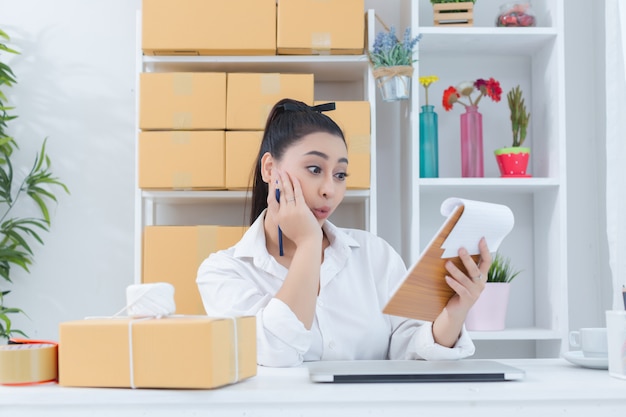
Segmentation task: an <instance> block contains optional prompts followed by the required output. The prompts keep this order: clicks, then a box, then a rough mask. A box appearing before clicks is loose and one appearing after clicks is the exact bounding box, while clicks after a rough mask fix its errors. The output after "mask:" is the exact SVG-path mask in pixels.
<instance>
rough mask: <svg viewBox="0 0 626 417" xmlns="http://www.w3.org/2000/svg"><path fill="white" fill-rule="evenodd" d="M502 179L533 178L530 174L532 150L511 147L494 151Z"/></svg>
mask: <svg viewBox="0 0 626 417" xmlns="http://www.w3.org/2000/svg"><path fill="white" fill-rule="evenodd" d="M494 154H495V155H496V160H497V161H498V168H500V176H501V177H531V176H532V175H530V174H528V171H527V168H528V159H529V158H530V148H522V147H511V148H500V149H496V150H495V151H494Z"/></svg>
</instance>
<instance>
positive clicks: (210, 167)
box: [138, 130, 225, 190]
mask: <svg viewBox="0 0 626 417" xmlns="http://www.w3.org/2000/svg"><path fill="white" fill-rule="evenodd" d="M224 146H225V144H224V131H223V130H220V131H198V132H192V131H169V132H167V131H165V132H164V131H161V132H145V131H144V132H140V133H139V167H138V168H139V187H140V188H143V189H199V190H200V189H223V188H224V160H225V151H224Z"/></svg>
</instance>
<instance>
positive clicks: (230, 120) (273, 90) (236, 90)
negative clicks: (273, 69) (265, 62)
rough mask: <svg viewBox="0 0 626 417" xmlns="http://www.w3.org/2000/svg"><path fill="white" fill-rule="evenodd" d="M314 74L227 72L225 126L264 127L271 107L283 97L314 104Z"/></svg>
mask: <svg viewBox="0 0 626 417" xmlns="http://www.w3.org/2000/svg"><path fill="white" fill-rule="evenodd" d="M313 90H314V86H313V74H276V73H271V74H270V73H265V74H262V73H229V74H228V77H227V89H226V129H228V130H263V129H265V122H266V121H267V116H268V115H269V113H270V110H272V107H274V105H275V104H276V103H277V102H278V101H279V100H281V99H283V98H292V99H295V100H300V101H302V102H304V103H306V104H308V105H312V104H313V97H314V96H313Z"/></svg>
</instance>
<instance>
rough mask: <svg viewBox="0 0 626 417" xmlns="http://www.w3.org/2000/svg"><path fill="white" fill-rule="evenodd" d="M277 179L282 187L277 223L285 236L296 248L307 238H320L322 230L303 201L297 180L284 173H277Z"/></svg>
mask: <svg viewBox="0 0 626 417" xmlns="http://www.w3.org/2000/svg"><path fill="white" fill-rule="evenodd" d="M278 177H279V179H278V184H279V185H281V186H282V187H281V190H280V204H279V208H278V222H279V224H280V227H281V229H282V230H283V233H284V234H285V236H287V237H288V238H289V239H290V240H292V241H293V242H294V243H295V244H296V246H298V245H300V244H301V243H302V242H304V241H305V240H306V239H309V238H310V239H319V238H321V236H322V229H321V228H320V225H319V223H318V222H317V219H316V218H315V216H314V215H313V213H312V212H311V210H310V209H309V206H308V205H307V203H306V201H305V199H304V194H303V193H302V187H301V185H300V181H299V180H298V178H297V177H295V176H292V175H289V173H288V172H284V171H278Z"/></svg>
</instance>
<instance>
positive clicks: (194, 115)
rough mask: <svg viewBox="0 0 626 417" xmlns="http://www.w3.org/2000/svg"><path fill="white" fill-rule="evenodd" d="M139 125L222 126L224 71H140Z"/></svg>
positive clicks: (161, 127) (177, 127) (152, 127)
mask: <svg viewBox="0 0 626 417" xmlns="http://www.w3.org/2000/svg"><path fill="white" fill-rule="evenodd" d="M139 128H140V129H144V130H167V129H169V130H172V129H173V130H224V129H225V128H226V73H224V72H142V73H141V74H140V75H139Z"/></svg>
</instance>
